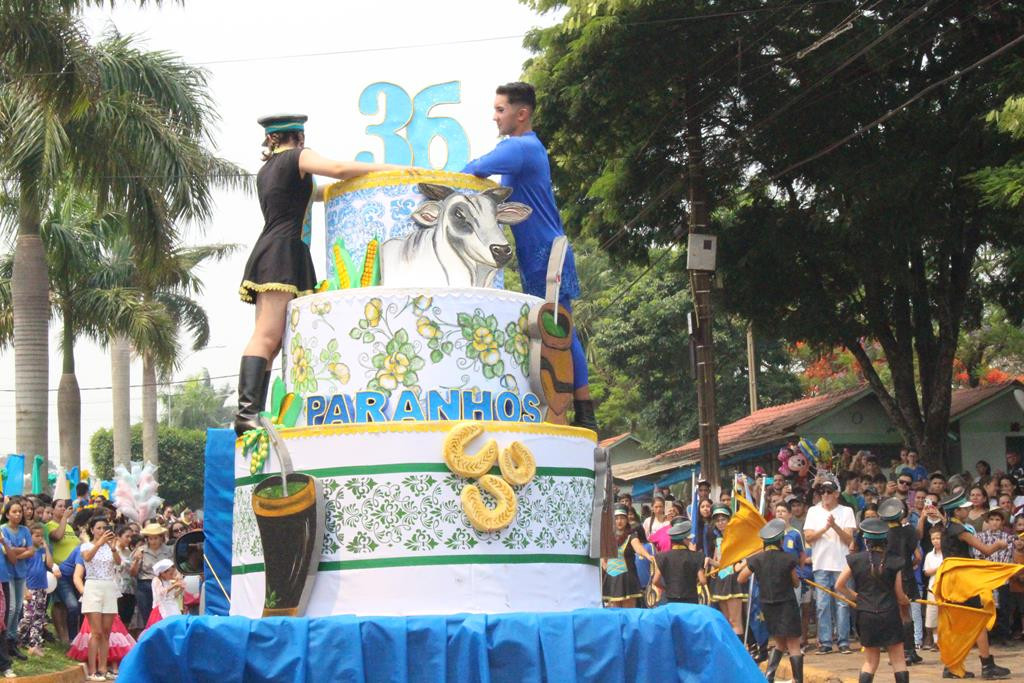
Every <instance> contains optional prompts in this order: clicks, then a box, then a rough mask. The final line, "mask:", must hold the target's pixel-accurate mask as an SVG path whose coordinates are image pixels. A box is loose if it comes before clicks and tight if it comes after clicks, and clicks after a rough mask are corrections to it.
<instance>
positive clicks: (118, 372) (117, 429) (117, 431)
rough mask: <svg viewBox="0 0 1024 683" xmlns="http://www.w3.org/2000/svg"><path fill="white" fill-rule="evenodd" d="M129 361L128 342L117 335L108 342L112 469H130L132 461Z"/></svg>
mask: <svg viewBox="0 0 1024 683" xmlns="http://www.w3.org/2000/svg"><path fill="white" fill-rule="evenodd" d="M131 360H132V347H131V344H129V343H128V340H127V339H125V338H124V337H122V336H120V335H117V336H115V337H114V338H113V339H111V340H110V375H111V381H110V384H111V392H112V394H113V397H112V399H113V401H114V467H117V466H118V465H124V466H125V467H130V465H131V459H132V421H131V420H132V418H131V393H130V390H129V384H130V383H131Z"/></svg>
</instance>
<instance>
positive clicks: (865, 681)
mask: <svg viewBox="0 0 1024 683" xmlns="http://www.w3.org/2000/svg"><path fill="white" fill-rule="evenodd" d="M873 680H875V674H869V673H868V672H867V671H861V672H860V678H858V679H857V683H871V681H873Z"/></svg>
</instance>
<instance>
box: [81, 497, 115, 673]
mask: <svg viewBox="0 0 1024 683" xmlns="http://www.w3.org/2000/svg"><path fill="white" fill-rule="evenodd" d="M88 534H89V538H90V539H91V540H90V541H89V542H88V543H83V544H82V559H83V560H84V561H85V590H84V591H83V593H82V613H83V614H84V615H85V618H86V619H88V621H89V632H90V635H89V655H88V661H87V663H86V667H87V669H88V672H89V675H88V677H87V678H86V680H87V681H105V680H107V649H108V645H109V641H110V631H111V628H112V627H113V625H114V616H115V615H116V614H117V598H118V597H120V591H119V590H118V585H117V566H118V565H120V564H121V554H120V553H119V552H117V551H116V550H115V549H114V544H115V542H116V541H117V536H116V535H115V534H114V531H113V530H112V529H111V528H110V524H109V522H108V521H107V516H106V515H105V514H103V513H100V514H97V515H96V516H95V517H93V518H92V519H90V520H89V526H88Z"/></svg>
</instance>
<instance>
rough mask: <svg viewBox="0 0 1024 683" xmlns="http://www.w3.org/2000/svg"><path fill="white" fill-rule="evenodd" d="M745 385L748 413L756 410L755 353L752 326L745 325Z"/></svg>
mask: <svg viewBox="0 0 1024 683" xmlns="http://www.w3.org/2000/svg"><path fill="white" fill-rule="evenodd" d="M747 385H748V388H749V389H750V413H751V414H753V413H756V412H757V353H756V352H755V351H754V326H753V325H752V324H748V325H747Z"/></svg>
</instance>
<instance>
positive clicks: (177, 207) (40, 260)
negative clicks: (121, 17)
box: [0, 0, 243, 455]
mask: <svg viewBox="0 0 1024 683" xmlns="http://www.w3.org/2000/svg"><path fill="white" fill-rule="evenodd" d="M86 4H93V3H86V2H71V1H69V0H61V1H53V0H41V1H33V2H29V1H28V0H11V2H5V3H3V4H2V5H0V37H3V38H5V39H6V38H8V37H10V38H12V41H11V42H9V41H7V40H4V41H3V44H4V45H5V46H9V47H12V49H10V50H7V49H5V50H4V51H3V54H2V56H0V66H2V67H3V68H0V144H2V145H3V147H4V150H5V151H4V154H3V155H0V172H2V173H3V174H4V175H5V177H7V178H10V179H11V181H10V184H11V185H13V191H14V193H15V195H16V196H17V202H18V228H17V242H16V247H15V252H16V256H17V257H16V259H15V264H14V272H13V276H12V283H11V290H12V291H11V297H12V304H13V327H14V330H15V334H14V350H15V391H16V393H15V401H16V406H17V422H16V434H17V447H18V450H19V451H21V452H24V453H40V454H43V455H45V454H46V452H47V444H46V434H47V421H48V411H47V404H46V396H47V384H48V358H49V348H48V344H49V340H48V335H47V323H48V315H47V310H48V307H49V304H48V301H47V291H48V286H47V285H48V271H47V267H46V259H45V254H44V249H43V245H42V243H41V241H40V234H39V233H40V223H41V219H42V216H43V213H44V210H45V207H46V205H47V200H48V197H49V195H50V193H51V192H52V190H53V188H54V186H55V185H56V183H57V182H58V181H59V180H62V179H66V178H70V179H71V181H72V182H73V183H74V184H75V185H77V186H78V187H80V188H83V189H85V190H87V191H89V192H91V193H92V194H93V196H94V197H95V198H96V201H97V203H98V204H99V205H100V206H104V208H106V206H107V205H110V206H113V207H115V208H117V209H119V210H120V211H122V212H123V214H124V216H125V217H126V218H127V219H128V220H130V221H131V222H132V223H133V224H134V225H135V234H136V235H137V246H138V249H139V252H140V253H143V254H147V255H152V254H160V253H162V251H163V250H164V249H165V248H166V247H167V245H169V244H171V243H172V242H173V237H174V234H175V223H174V221H176V220H179V219H185V220H187V219H196V220H200V221H201V220H203V219H205V218H206V217H208V215H209V212H210V208H211V204H212V202H211V199H210V187H211V179H213V178H219V179H222V180H223V181H224V182H225V183H227V184H231V183H232V182H234V184H236V185H237V184H242V182H243V181H242V180H241V179H239V178H238V175H237V171H236V169H235V168H234V167H233V166H230V165H228V164H226V163H224V162H222V161H221V160H219V159H217V158H215V157H213V156H212V155H211V154H209V153H208V152H207V151H206V150H205V148H204V147H203V143H204V142H205V138H206V136H207V134H208V130H209V129H208V126H209V125H210V123H211V121H212V120H213V118H214V117H213V113H212V110H211V107H210V102H209V99H208V97H207V96H206V93H205V88H206V78H205V74H204V73H203V72H202V71H200V70H197V69H194V68H192V67H190V66H188V65H185V64H183V63H182V62H180V61H179V60H177V59H176V58H175V57H174V56H172V55H169V54H167V53H163V52H145V51H141V50H139V49H137V48H136V47H135V46H134V45H133V44H132V42H131V40H130V39H127V38H123V37H121V36H118V35H110V36H107V37H106V38H105V39H104V40H102V41H100V42H98V43H96V44H93V43H91V42H90V41H89V38H88V36H87V34H86V32H85V30H84V27H83V25H82V22H81V19H80V17H79V16H78V15H77V14H76V12H77V11H78V10H79V9H80V8H81V7H83V6H84V5H86ZM232 178H234V179H235V180H232Z"/></svg>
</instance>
